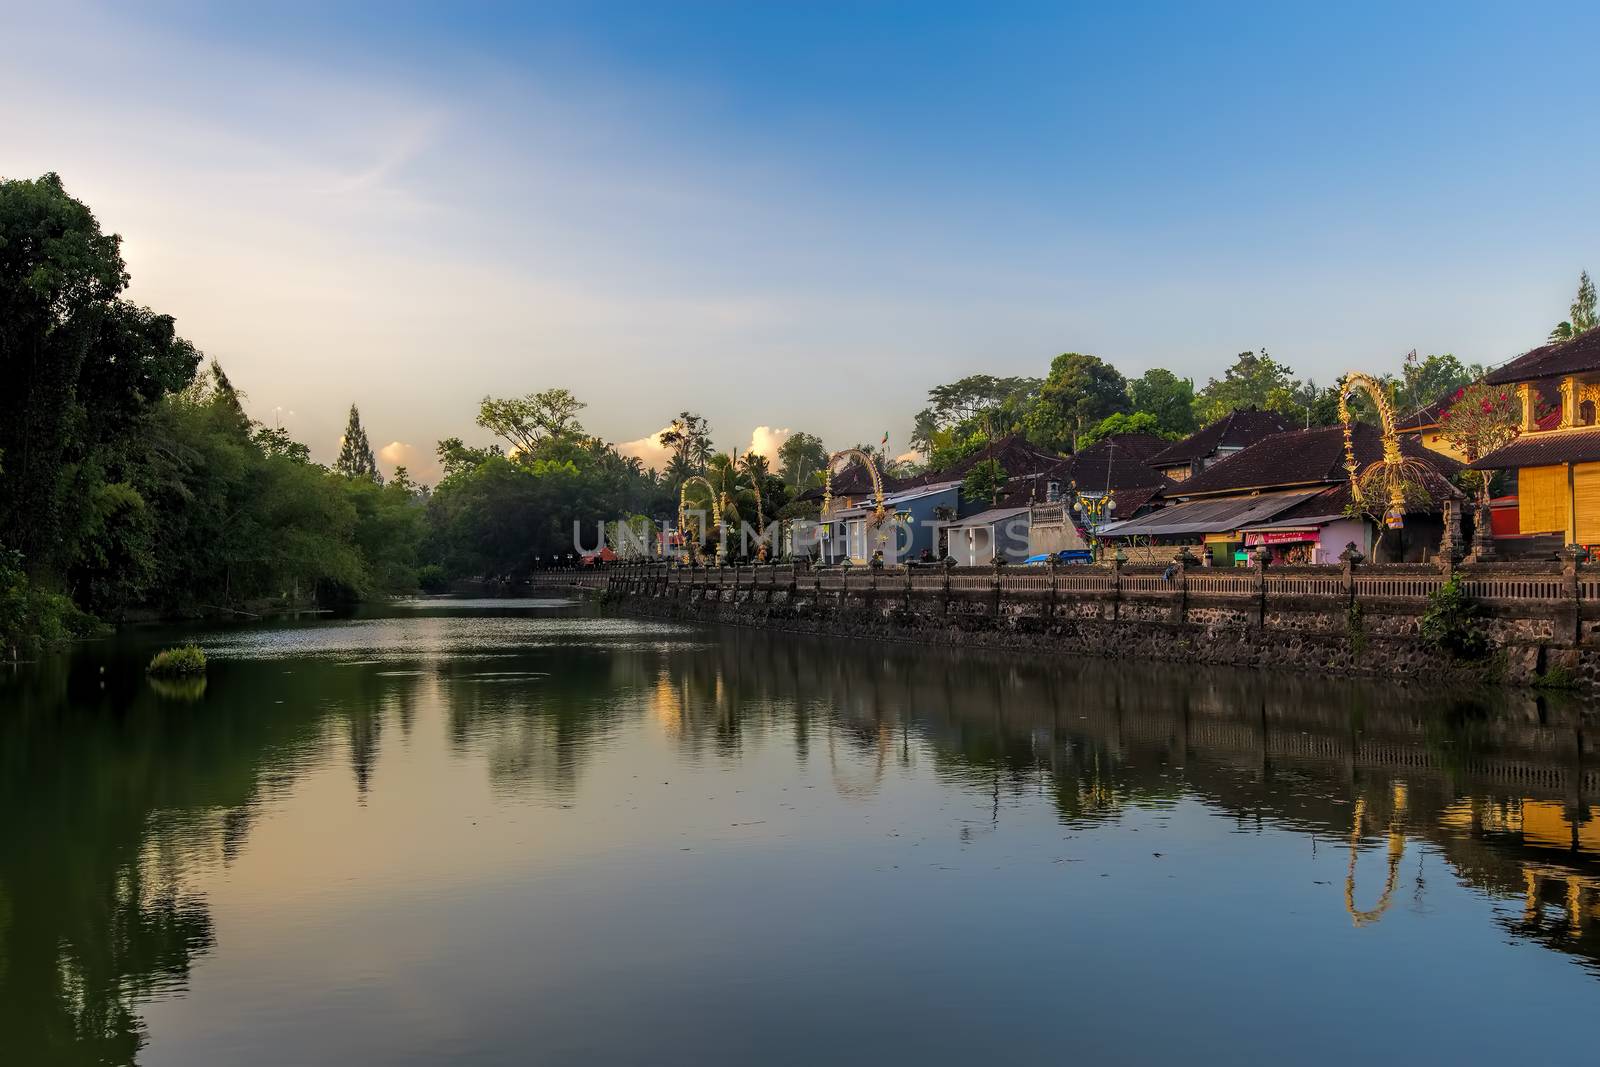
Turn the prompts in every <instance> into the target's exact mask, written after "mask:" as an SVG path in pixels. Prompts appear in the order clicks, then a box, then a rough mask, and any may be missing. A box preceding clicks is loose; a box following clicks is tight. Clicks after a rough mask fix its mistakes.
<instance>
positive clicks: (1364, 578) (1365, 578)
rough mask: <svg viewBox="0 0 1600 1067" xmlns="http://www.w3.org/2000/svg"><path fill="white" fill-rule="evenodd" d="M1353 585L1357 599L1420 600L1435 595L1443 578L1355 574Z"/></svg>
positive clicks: (1415, 575) (1417, 575)
mask: <svg viewBox="0 0 1600 1067" xmlns="http://www.w3.org/2000/svg"><path fill="white" fill-rule="evenodd" d="M1355 583H1356V596H1358V597H1382V598H1385V599H1395V600H1405V599H1416V600H1420V599H1424V598H1426V597H1428V596H1431V595H1432V594H1433V593H1435V592H1436V591H1437V590H1438V588H1439V587H1440V586H1441V585H1443V584H1444V578H1443V577H1442V576H1440V575H1436V574H1433V575H1429V574H1366V573H1361V572H1357V573H1356V576H1355Z"/></svg>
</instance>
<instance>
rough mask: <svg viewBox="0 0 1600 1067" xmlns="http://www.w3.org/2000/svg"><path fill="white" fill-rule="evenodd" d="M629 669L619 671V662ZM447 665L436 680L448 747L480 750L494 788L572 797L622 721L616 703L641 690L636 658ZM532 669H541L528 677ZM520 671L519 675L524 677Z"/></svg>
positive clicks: (592, 655) (578, 654)
mask: <svg viewBox="0 0 1600 1067" xmlns="http://www.w3.org/2000/svg"><path fill="white" fill-rule="evenodd" d="M616 658H620V659H621V660H622V661H623V662H624V663H626V664H628V666H629V668H630V669H628V670H626V671H624V672H623V673H622V674H620V675H619V674H617V673H616V664H615V662H614V659H616ZM487 664H488V665H486V662H485V661H472V660H468V661H455V662H451V661H443V662H441V663H440V664H439V665H438V673H437V681H438V684H440V685H441V686H443V687H444V689H443V692H444V697H445V704H446V708H447V711H448V714H449V726H448V729H449V737H450V743H451V746H452V747H453V748H454V749H456V750H457V751H458V752H481V753H482V754H483V756H484V758H485V760H486V761H487V763H488V767H489V779H490V781H491V782H492V783H493V784H494V786H495V788H497V789H499V790H502V791H508V792H522V791H525V790H527V789H529V788H538V789H543V790H545V791H548V792H549V793H551V794H552V795H556V796H569V795H571V794H572V792H573V791H574V790H575V789H576V787H577V781H578V775H579V772H580V771H581V770H582V768H583V765H584V763H585V761H586V760H587V759H588V758H589V757H590V755H591V754H592V752H593V751H594V749H595V747H596V745H597V744H598V743H599V742H601V741H602V740H604V739H605V738H606V737H607V736H608V735H609V734H610V733H611V732H612V731H613V730H614V729H615V728H616V725H617V722H618V720H619V715H618V711H619V709H618V705H619V703H620V702H621V701H623V700H625V699H627V698H628V697H630V696H635V697H636V696H639V695H640V694H642V693H643V692H644V686H645V684H646V679H645V676H644V675H643V674H641V673H637V671H636V670H634V669H633V668H637V667H638V666H639V660H638V658H637V657H635V656H632V655H629V654H627V653H623V652H618V653H615V654H612V653H607V652H603V651H598V650H596V649H593V648H583V647H580V646H573V647H571V648H568V649H564V650H563V651H562V652H561V653H560V656H559V664H558V665H557V666H558V669H551V668H552V666H553V665H552V662H551V661H549V660H545V659H538V660H532V661H524V660H522V659H520V658H511V659H497V660H492V661H487ZM530 665H534V666H538V667H540V668H542V669H541V670H540V671H539V672H537V673H527V672H526V668H527V667H529V666H530ZM519 672H522V673H519Z"/></svg>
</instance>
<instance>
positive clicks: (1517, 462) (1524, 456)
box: [1472, 427, 1600, 471]
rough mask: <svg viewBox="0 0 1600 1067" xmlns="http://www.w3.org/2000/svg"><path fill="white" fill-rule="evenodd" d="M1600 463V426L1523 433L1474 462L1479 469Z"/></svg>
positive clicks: (1495, 469) (1492, 469) (1498, 469)
mask: <svg viewBox="0 0 1600 1067" xmlns="http://www.w3.org/2000/svg"><path fill="white" fill-rule="evenodd" d="M1596 462H1600V427H1589V428H1585V429H1582V430H1555V431H1545V432H1541V433H1528V434H1523V435H1522V436H1521V437H1519V438H1517V439H1516V440H1515V441H1512V442H1511V443H1510V444H1509V445H1506V446H1505V447H1504V448H1497V449H1495V450H1494V451H1493V452H1490V453H1489V454H1488V455H1487V456H1484V457H1483V458H1482V459H1480V460H1478V462H1476V463H1474V464H1472V469H1473V470H1477V471H1503V470H1510V469H1511V468H1513V467H1548V466H1552V465H1554V464H1557V463H1596Z"/></svg>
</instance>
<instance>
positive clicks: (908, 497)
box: [819, 481, 961, 564]
mask: <svg viewBox="0 0 1600 1067" xmlns="http://www.w3.org/2000/svg"><path fill="white" fill-rule="evenodd" d="M883 504H884V508H885V510H886V511H887V512H888V514H889V517H888V518H887V519H886V520H885V521H884V522H883V523H882V524H881V525H879V526H873V525H872V518H873V515H874V513H875V512H876V511H877V502H876V500H875V498H874V497H873V496H872V494H871V493H870V492H868V493H867V494H866V496H865V498H864V500H863V501H862V503H860V504H857V505H855V506H852V507H846V508H838V507H835V508H834V510H833V511H832V513H830V514H829V515H828V517H827V520H826V522H824V523H823V524H822V535H821V540H820V546H819V547H820V552H819V555H820V556H821V558H822V560H823V561H824V562H826V563H842V562H843V561H844V560H846V559H848V560H849V561H850V562H852V563H857V564H864V563H870V562H871V561H872V557H873V556H874V555H875V554H876V553H878V552H880V551H881V552H882V553H883V559H884V562H886V563H891V564H892V563H895V562H897V561H899V560H904V559H916V558H918V557H919V556H921V555H922V553H923V551H924V550H927V551H928V552H929V554H930V555H931V554H935V553H936V550H937V548H938V544H937V534H938V531H939V529H940V528H941V526H942V525H943V524H944V523H945V522H947V521H948V520H950V519H953V518H955V517H956V515H957V514H958V513H959V511H960V504H961V483H960V482H959V481H942V482H929V483H926V484H923V485H915V486H912V487H910V488H906V489H898V490H896V491H894V492H889V493H885V494H884V498H883Z"/></svg>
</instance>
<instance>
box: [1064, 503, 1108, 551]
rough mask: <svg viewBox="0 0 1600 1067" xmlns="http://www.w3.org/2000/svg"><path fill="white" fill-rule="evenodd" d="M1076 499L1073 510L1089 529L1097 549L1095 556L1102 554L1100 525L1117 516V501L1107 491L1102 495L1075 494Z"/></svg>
mask: <svg viewBox="0 0 1600 1067" xmlns="http://www.w3.org/2000/svg"><path fill="white" fill-rule="evenodd" d="M1073 495H1074V496H1075V497H1076V499H1075V500H1074V501H1073V502H1072V510H1073V511H1075V512H1077V513H1078V515H1079V516H1080V517H1081V518H1082V519H1083V525H1084V527H1085V528H1086V529H1088V531H1089V538H1090V542H1091V543H1092V545H1093V547H1094V549H1095V558H1097V559H1098V558H1099V556H1100V527H1102V526H1104V525H1105V524H1106V523H1108V522H1110V521H1111V520H1112V519H1114V518H1115V517H1116V514H1117V502H1116V500H1115V499H1114V498H1113V497H1112V495H1111V494H1110V493H1109V492H1107V493H1104V494H1103V495H1101V496H1082V495H1080V494H1077V493H1074V494H1073Z"/></svg>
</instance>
